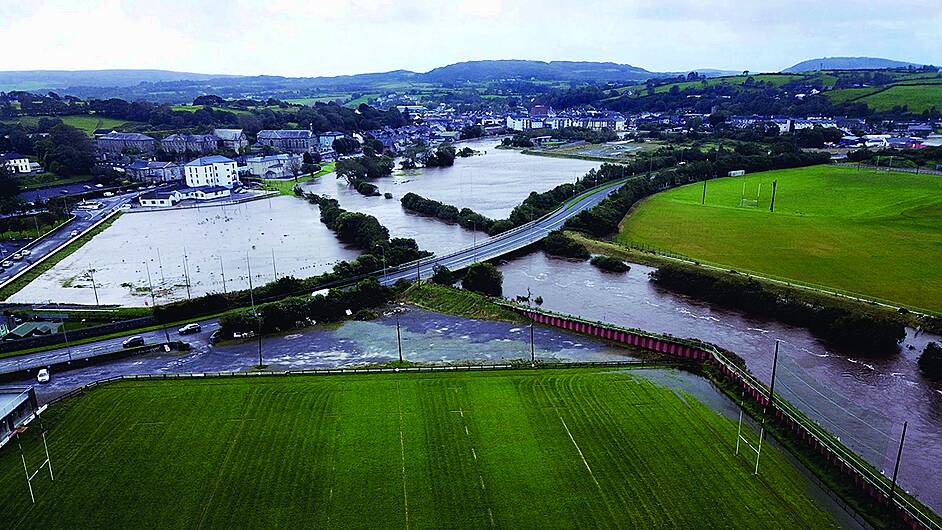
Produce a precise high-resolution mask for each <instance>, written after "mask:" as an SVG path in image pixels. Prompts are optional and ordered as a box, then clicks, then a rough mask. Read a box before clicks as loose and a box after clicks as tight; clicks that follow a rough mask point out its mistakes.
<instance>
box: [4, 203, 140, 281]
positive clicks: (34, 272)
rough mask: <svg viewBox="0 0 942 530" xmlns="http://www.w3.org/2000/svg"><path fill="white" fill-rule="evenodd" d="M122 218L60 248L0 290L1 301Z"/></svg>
mask: <svg viewBox="0 0 942 530" xmlns="http://www.w3.org/2000/svg"><path fill="white" fill-rule="evenodd" d="M119 217H121V213H120V212H118V213H117V214H115V215H114V216H113V217H112V218H110V219H108V220H107V221H105V222H103V223H101V224H100V225H98V226H96V227H95V228H94V229H92V230H90V231H88V232H87V233H85V234H83V235H82V236H81V237H79V238H77V239H76V240H75V241H72V242H71V243H69V244H68V245H66V246H64V247H62V248H60V249H59V250H58V251H56V252H55V253H54V254H53V255H51V256H49V257H48V258H46V259H45V260H43V261H42V262H41V263H39V264H37V265H36V266H35V267H33V268H32V269H30V270H29V272H27V273H26V274H23V275H21V276H20V277H19V278H17V279H16V280H14V281H12V282H10V283H8V284H7V285H5V286H4V287H3V288H2V289H0V300H6V299H7V298H9V297H11V296H13V295H14V294H16V293H17V292H19V290H20V289H22V288H24V287H26V286H27V285H28V284H29V283H30V282H31V281H33V280H35V279H36V278H38V277H39V276H40V275H41V274H42V273H44V272H46V271H48V270H49V269H51V268H53V267H55V266H56V264H57V263H59V262H60V261H62V260H64V259H65V258H67V257H68V256H69V255H71V254H72V253H73V252H75V251H76V250H78V249H80V248H81V247H82V245H84V244H85V243H88V242H89V241H91V240H92V238H93V237H95V236H97V235H98V234H100V233H102V232H104V231H105V230H106V229H107V228H108V227H109V226H111V225H112V224H114V222H115V221H116V220H117V219H118V218H119Z"/></svg>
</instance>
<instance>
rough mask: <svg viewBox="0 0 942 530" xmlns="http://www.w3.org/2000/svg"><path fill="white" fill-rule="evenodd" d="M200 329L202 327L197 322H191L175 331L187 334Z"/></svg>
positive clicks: (197, 331)
mask: <svg viewBox="0 0 942 530" xmlns="http://www.w3.org/2000/svg"><path fill="white" fill-rule="evenodd" d="M202 330H203V328H202V327H200V325H199V324H197V323H196V322H192V323H190V324H187V325H185V326H183V327H182V328H180V329H178V330H177V333H179V334H180V335H189V334H191V333H199V332H200V331H202Z"/></svg>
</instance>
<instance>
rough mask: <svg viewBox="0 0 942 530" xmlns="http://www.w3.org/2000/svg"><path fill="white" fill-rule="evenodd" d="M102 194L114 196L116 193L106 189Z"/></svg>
mask: <svg viewBox="0 0 942 530" xmlns="http://www.w3.org/2000/svg"><path fill="white" fill-rule="evenodd" d="M102 195H104V196H105V197H114V193H112V192H110V191H106V192H104V193H102Z"/></svg>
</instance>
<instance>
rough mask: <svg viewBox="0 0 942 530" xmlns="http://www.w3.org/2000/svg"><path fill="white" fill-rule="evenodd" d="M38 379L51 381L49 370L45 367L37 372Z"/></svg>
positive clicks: (43, 381)
mask: <svg viewBox="0 0 942 530" xmlns="http://www.w3.org/2000/svg"><path fill="white" fill-rule="evenodd" d="M36 381H37V382H38V383H48V382H49V370H47V369H45V368H43V369H42V370H40V371H39V372H37V373H36Z"/></svg>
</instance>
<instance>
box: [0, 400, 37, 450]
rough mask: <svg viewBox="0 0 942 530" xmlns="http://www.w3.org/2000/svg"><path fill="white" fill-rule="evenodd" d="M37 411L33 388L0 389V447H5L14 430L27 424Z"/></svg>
mask: <svg viewBox="0 0 942 530" xmlns="http://www.w3.org/2000/svg"><path fill="white" fill-rule="evenodd" d="M37 410H39V402H38V401H37V400H36V392H35V391H34V390H33V387H10V388H3V389H0V447H3V446H4V445H6V443H7V442H9V441H10V439H12V438H13V435H14V434H15V433H16V429H17V428H18V427H21V426H23V425H25V424H27V423H29V422H30V421H31V420H32V419H33V418H34V417H35V415H36V411H37Z"/></svg>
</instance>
